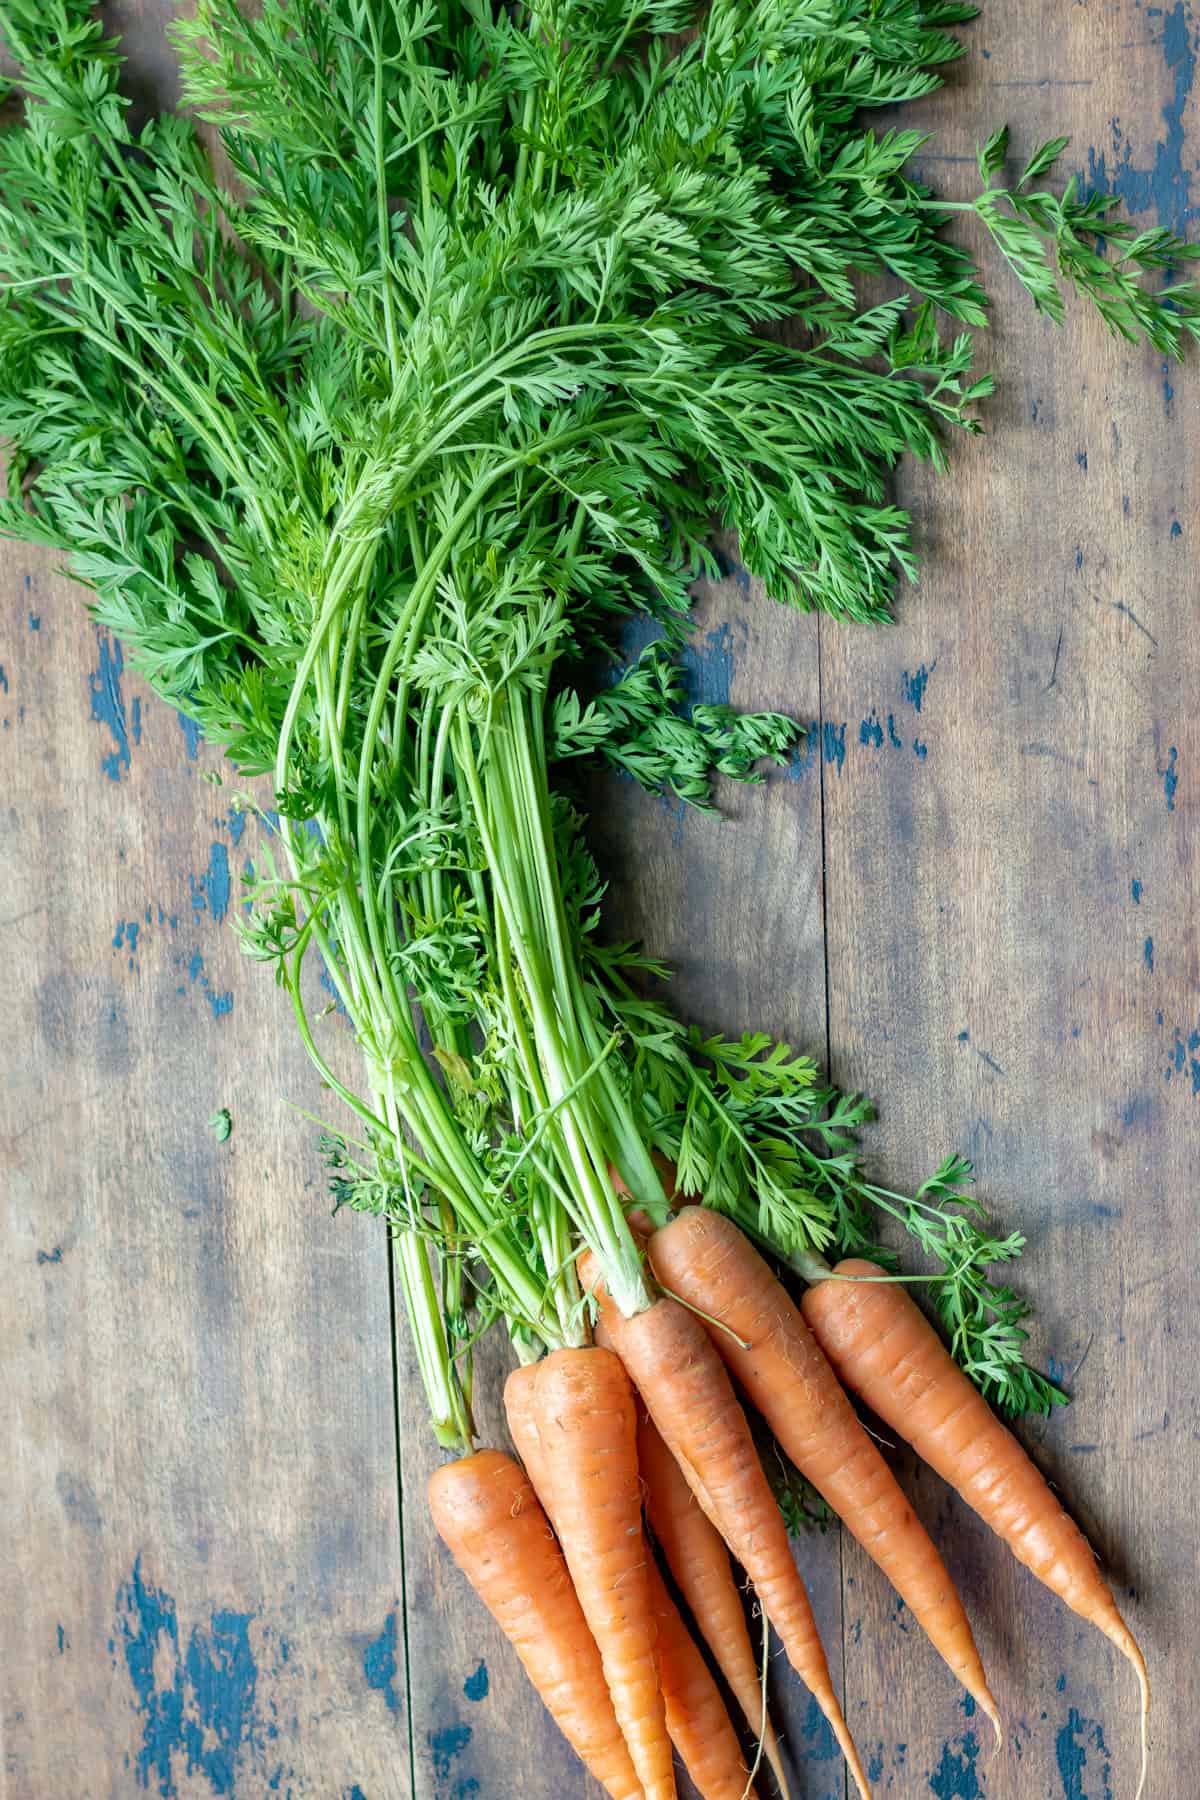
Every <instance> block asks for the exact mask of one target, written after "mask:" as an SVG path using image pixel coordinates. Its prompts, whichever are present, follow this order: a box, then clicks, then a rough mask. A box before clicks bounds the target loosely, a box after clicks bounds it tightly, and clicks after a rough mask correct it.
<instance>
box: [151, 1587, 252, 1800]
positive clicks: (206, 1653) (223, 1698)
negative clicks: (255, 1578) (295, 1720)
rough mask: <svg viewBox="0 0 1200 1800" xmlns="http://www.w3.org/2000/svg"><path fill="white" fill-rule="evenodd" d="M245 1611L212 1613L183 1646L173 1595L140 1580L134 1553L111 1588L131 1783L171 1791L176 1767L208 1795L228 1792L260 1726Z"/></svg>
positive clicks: (164, 1791)
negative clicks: (132, 1743)
mask: <svg viewBox="0 0 1200 1800" xmlns="http://www.w3.org/2000/svg"><path fill="white" fill-rule="evenodd" d="M253 1616H254V1615H253V1614H252V1613H239V1612H233V1611H230V1610H220V1611H216V1612H214V1613H213V1614H212V1616H211V1619H210V1622H209V1624H208V1625H207V1626H205V1627H203V1628H202V1627H200V1626H194V1627H193V1628H192V1631H191V1633H190V1634H189V1636H188V1639H187V1641H186V1644H185V1643H184V1642H183V1640H182V1639H181V1637H180V1630H179V1621H178V1618H177V1615H176V1607H175V1601H174V1599H173V1598H172V1596H171V1595H170V1594H167V1593H164V1592H163V1591H161V1590H160V1589H158V1588H156V1587H155V1586H154V1585H153V1584H152V1583H151V1582H148V1581H147V1580H146V1579H145V1577H144V1576H143V1574H142V1559H141V1557H140V1556H139V1557H138V1559H137V1561H136V1562H135V1563H134V1565H133V1573H132V1575H131V1577H130V1579H129V1581H128V1582H124V1583H122V1585H121V1587H120V1588H119V1589H118V1590H117V1630H118V1634H119V1636H120V1639H121V1647H122V1650H123V1653H124V1658H125V1666H126V1669H127V1670H128V1673H129V1679H130V1681H131V1682H132V1684H133V1691H134V1704H135V1707H136V1709H137V1711H138V1712H139V1713H140V1714H141V1720H142V1740H141V1747H140V1749H139V1750H138V1752H137V1755H136V1757H135V1759H134V1764H133V1767H134V1773H135V1776H136V1778H137V1782H138V1785H139V1787H143V1788H147V1789H148V1788H150V1787H151V1786H152V1785H153V1786H155V1787H156V1788H157V1791H158V1793H159V1794H161V1795H164V1796H169V1795H173V1794H175V1793H176V1792H177V1789H176V1786H175V1778H176V1772H177V1765H179V1766H180V1767H181V1768H182V1769H184V1770H186V1772H187V1774H188V1775H194V1774H196V1773H199V1774H201V1775H202V1776H203V1777H204V1778H205V1780H206V1781H207V1782H208V1785H209V1787H210V1788H211V1789H212V1791H213V1793H214V1794H232V1793H233V1792H234V1787H235V1782H236V1778H237V1770H238V1764H239V1761H240V1760H241V1757H242V1755H243V1752H244V1751H245V1750H246V1749H247V1748H249V1747H250V1746H252V1745H254V1744H255V1743H256V1742H257V1740H258V1737H259V1733H260V1730H261V1725H262V1721H261V1719H260V1718H259V1715H258V1712H257V1692H258V1664H257V1661H256V1659H255V1655H254V1651H253V1648H252V1646H251V1643H250V1624H251V1620H252V1618H253Z"/></svg>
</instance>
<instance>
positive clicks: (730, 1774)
mask: <svg viewBox="0 0 1200 1800" xmlns="http://www.w3.org/2000/svg"><path fill="white" fill-rule="evenodd" d="M650 1596H651V1603H652V1605H653V1608H654V1617H655V1620H656V1621H657V1624H658V1662H659V1669H660V1671H661V1678H662V1692H663V1705H664V1707H665V1708H666V1714H667V1730H668V1731H669V1733H670V1734H671V1742H672V1743H673V1744H674V1746H675V1748H676V1749H677V1750H678V1752H679V1754H680V1757H681V1758H682V1760H683V1766H684V1768H685V1769H686V1770H687V1772H688V1774H689V1775H690V1776H691V1778H692V1781H693V1783H694V1784H695V1786H696V1789H697V1790H698V1792H699V1793H700V1794H701V1795H702V1796H703V1800H754V1789H753V1788H752V1787H751V1786H750V1785H749V1780H750V1777H749V1772H748V1770H747V1768H746V1765H745V1763H744V1762H743V1761H742V1747H741V1745H740V1744H739V1743H738V1740H737V1733H736V1732H735V1731H734V1729H733V1726H732V1725H731V1724H730V1722H729V1714H728V1713H727V1712H726V1710H725V1702H724V1701H723V1700H722V1698H721V1693H720V1689H719V1688H718V1687H717V1684H716V1682H715V1681H714V1680H713V1678H712V1676H711V1675H710V1674H709V1672H708V1664H707V1663H706V1662H705V1660H704V1658H703V1657H702V1656H701V1654H700V1652H699V1650H697V1648H696V1646H695V1644H694V1643H693V1642H692V1637H691V1633H690V1632H689V1631H688V1628H687V1626H686V1625H685V1624H684V1622H683V1620H682V1619H681V1618H680V1616H679V1609H678V1607H677V1606H676V1605H675V1602H674V1601H673V1600H672V1598H671V1596H670V1594H669V1593H668V1592H667V1586H666V1583H665V1582H664V1580H663V1578H662V1576H661V1575H660V1574H659V1572H658V1570H657V1568H655V1566H654V1565H653V1564H651V1566H650Z"/></svg>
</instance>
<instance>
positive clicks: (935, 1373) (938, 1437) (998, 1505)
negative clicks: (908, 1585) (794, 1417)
mask: <svg viewBox="0 0 1200 1800" xmlns="http://www.w3.org/2000/svg"><path fill="white" fill-rule="evenodd" d="M883 1273H884V1271H883V1270H882V1269H880V1268H878V1267H877V1265H876V1264H875V1263H869V1262H862V1261H860V1260H858V1259H851V1260H850V1261H848V1262H841V1263H839V1264H838V1266H837V1268H836V1269H835V1270H834V1274H835V1275H840V1276H849V1277H851V1278H852V1279H850V1280H843V1281H822V1282H819V1283H818V1284H817V1285H816V1286H815V1287H813V1288H810V1289H809V1291H808V1293H807V1294H805V1296H804V1300H803V1311H804V1317H805V1318H806V1319H807V1320H808V1323H809V1324H810V1325H811V1327H812V1329H813V1331H814V1332H815V1334H816V1337H817V1340H818V1342H819V1343H820V1345H821V1347H822V1349H823V1350H824V1351H825V1354H826V1355H827V1356H828V1357H829V1360H830V1361H831V1362H832V1364H833V1366H834V1368H835V1369H836V1370H837V1372H838V1374H839V1375H840V1376H841V1377H842V1380H843V1381H844V1382H845V1383H846V1384H847V1386H848V1387H851V1388H853V1389H854V1391H855V1393H857V1394H861V1395H862V1397H863V1399H864V1400H865V1401H866V1403H867V1405H868V1406H869V1407H871V1409H872V1410H873V1411H874V1412H876V1413H878V1414H879V1417H880V1418H881V1419H883V1420H885V1421H886V1422H887V1424H888V1425H890V1426H891V1428H892V1430H893V1431H897V1432H899V1433H900V1435H901V1436H902V1437H905V1438H907V1439H908V1442H909V1443H910V1444H911V1445H912V1447H913V1449H914V1450H915V1451H916V1452H917V1454H918V1456H920V1457H922V1458H923V1459H924V1461H925V1462H927V1463H928V1464H929V1465H930V1467H931V1468H933V1469H936V1470H937V1472H938V1474H939V1475H940V1476H941V1477H942V1479H943V1480H944V1481H948V1482H949V1483H950V1485H951V1487H954V1488H957V1490H958V1492H959V1493H960V1494H961V1495H962V1497H963V1499H964V1500H965V1501H966V1502H967V1505H968V1506H971V1507H973V1508H974V1509H975V1511H976V1512H977V1513H978V1514H979V1516H980V1518H981V1519H983V1520H984V1521H985V1522H986V1523H987V1524H988V1525H990V1526H991V1528H992V1530H993V1531H994V1532H996V1533H997V1535H998V1536H999V1537H1002V1538H1003V1539H1004V1541H1005V1543H1006V1544H1007V1545H1008V1546H1009V1548H1010V1550H1012V1552H1013V1554H1014V1555H1015V1556H1016V1557H1018V1558H1019V1560H1020V1561H1021V1562H1023V1563H1024V1564H1025V1566H1026V1568H1029V1569H1032V1570H1033V1573H1034V1574H1035V1575H1036V1576H1037V1578H1038V1580H1039V1581H1042V1582H1044V1583H1045V1585H1046V1586H1047V1587H1048V1588H1049V1589H1050V1590H1051V1592H1052V1593H1055V1594H1057V1595H1058V1597H1059V1599H1060V1600H1065V1601H1066V1603H1067V1605H1068V1606H1069V1607H1070V1608H1071V1609H1072V1611H1073V1612H1076V1613H1078V1614H1079V1616H1080V1618H1082V1619H1087V1620H1088V1621H1089V1622H1090V1623H1091V1624H1093V1625H1096V1626H1098V1627H1099V1629H1100V1630H1101V1631H1102V1632H1103V1633H1104V1635H1105V1637H1107V1638H1108V1639H1109V1640H1110V1641H1111V1642H1112V1643H1113V1644H1115V1645H1116V1647H1117V1649H1118V1650H1119V1651H1120V1652H1121V1655H1122V1656H1124V1657H1126V1658H1127V1659H1128V1660H1129V1662H1131V1663H1132V1665H1133V1668H1134V1672H1135V1674H1136V1675H1137V1679H1138V1687H1139V1690H1140V1692H1141V1701H1142V1708H1141V1711H1142V1771H1141V1779H1140V1781H1139V1782H1138V1789H1137V1791H1138V1794H1139V1795H1140V1794H1141V1791H1142V1788H1143V1787H1144V1785H1145V1781H1146V1732H1147V1725H1148V1720H1149V1712H1150V1681H1149V1677H1148V1675H1147V1673H1146V1662H1145V1658H1144V1657H1143V1655H1142V1653H1141V1650H1140V1649H1139V1648H1138V1645H1137V1643H1136V1641H1135V1639H1134V1637H1133V1634H1132V1633H1131V1632H1130V1630H1129V1628H1128V1626H1127V1625H1126V1624H1125V1621H1124V1620H1123V1619H1122V1617H1121V1615H1120V1613H1119V1612H1118V1611H1117V1604H1116V1601H1115V1600H1114V1599H1113V1597H1112V1594H1111V1592H1110V1591H1109V1587H1108V1584H1107V1582H1106V1581H1105V1580H1104V1577H1103V1576H1102V1575H1101V1573H1100V1570H1099V1568H1098V1567H1097V1565H1096V1558H1095V1556H1094V1555H1093V1553H1092V1550H1091V1547H1090V1545H1089V1544H1088V1541H1087V1539H1086V1538H1085V1537H1084V1535H1083V1533H1082V1532H1081V1531H1080V1529H1079V1527H1078V1526H1077V1525H1076V1524H1075V1521H1074V1520H1073V1519H1072V1518H1070V1517H1069V1516H1068V1514H1067V1513H1066V1512H1064V1510H1063V1508H1062V1507H1061V1506H1060V1505H1059V1503H1058V1501H1057V1500H1056V1499H1055V1497H1054V1495H1053V1493H1052V1492H1051V1490H1050V1488H1049V1486H1048V1485H1047V1483H1046V1481H1045V1479H1044V1478H1043V1476H1042V1475H1041V1474H1040V1473H1039V1471H1038V1470H1037V1469H1036V1468H1035V1467H1034V1465H1033V1463H1032V1462H1031V1461H1030V1459H1029V1457H1028V1456H1027V1455H1026V1454H1025V1452H1024V1450H1022V1448H1021V1446H1020V1444H1018V1442H1017V1440H1016V1438H1015V1437H1014V1436H1013V1435H1012V1433H1011V1432H1010V1431H1009V1430H1008V1429H1007V1427H1006V1426H1004V1425H1002V1424H1001V1422H1000V1420H999V1419H998V1418H997V1417H996V1416H995V1414H994V1413H993V1412H992V1410H991V1408H990V1407H989V1406H988V1404H987V1401H986V1400H985V1399H984V1398H983V1396H982V1394H981V1393H980V1392H979V1391H978V1389H977V1388H976V1387H974V1386H973V1384H972V1383H971V1382H970V1381H969V1380H968V1378H967V1376H966V1375H964V1374H963V1372H962V1370H961V1369H960V1368H959V1367H958V1366H957V1365H956V1364H955V1362H954V1361H953V1359H952V1358H951V1356H950V1353H949V1351H948V1350H947V1349H946V1346H945V1345H944V1344H943V1343H942V1340H941V1338H940V1337H939V1336H938V1334H937V1332H936V1331H935V1330H934V1328H933V1326H932V1325H931V1324H930V1323H929V1321H928V1319H926V1317H925V1315H924V1313H922V1311H921V1310H920V1308H919V1307H918V1306H917V1304H916V1303H915V1301H914V1300H913V1299H912V1298H911V1296H910V1295H909V1294H907V1293H906V1292H905V1290H904V1288H903V1287H902V1286H901V1285H900V1284H899V1283H898V1282H892V1281H882V1280H880V1279H879V1277H880V1276H882V1275H883Z"/></svg>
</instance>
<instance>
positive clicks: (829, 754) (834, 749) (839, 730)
mask: <svg viewBox="0 0 1200 1800" xmlns="http://www.w3.org/2000/svg"><path fill="white" fill-rule="evenodd" d="M821 754H822V756H823V758H824V760H825V761H826V762H827V763H834V764H835V765H836V767H837V772H838V774H839V775H840V774H841V772H842V765H843V764H844V762H845V760H846V727H845V726H844V725H834V724H832V723H831V722H830V720H828V719H826V721H825V723H824V725H823V726H822V728H821Z"/></svg>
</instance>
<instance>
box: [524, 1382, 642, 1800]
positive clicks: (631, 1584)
mask: <svg viewBox="0 0 1200 1800" xmlns="http://www.w3.org/2000/svg"><path fill="white" fill-rule="evenodd" d="M534 1401H535V1407H536V1416H537V1430H538V1442H539V1446H540V1454H541V1461H542V1468H543V1470H544V1476H543V1479H544V1481H545V1483H546V1485H547V1489H548V1499H549V1501H550V1507H551V1511H552V1513H553V1515H554V1522H555V1526H556V1528H557V1530H558V1535H559V1540H560V1542H561V1544H562V1548H563V1554H564V1556H565V1557H566V1559H567V1567H568V1568H569V1570H570V1571H571V1579H572V1581H573V1582H574V1584H575V1592H576V1594H577V1595H578V1596H579V1604H580V1606H582V1608H583V1614H584V1617H585V1618H586V1620H587V1622H588V1625H589V1627H590V1629H591V1633H592V1636H593V1638H595V1640H596V1645H597V1647H598V1649H599V1651H600V1659H601V1662H602V1663H603V1666H604V1677H605V1680H606V1681H607V1682H608V1690H609V1693H610V1694H611V1695H612V1703H613V1710H614V1711H615V1713H616V1715H617V1722H618V1724H619V1725H620V1727H621V1730H622V1732H623V1734H624V1737H625V1742H626V1743H627V1744H628V1746H629V1754H630V1756H631V1757H632V1759H633V1766H634V1768H635V1769H636V1771H637V1775H638V1779H639V1781H640V1782H641V1784H642V1787H643V1788H644V1790H645V1795H646V1800H675V1771H674V1766H673V1764H672V1761H671V1740H670V1738H669V1737H668V1736H667V1726H666V1715H665V1711H664V1708H663V1698H662V1692H661V1689H660V1686H659V1673H658V1661H657V1654H656V1642H657V1636H658V1628H657V1624H656V1622H655V1618H654V1611H653V1607H652V1605H651V1594H650V1566H651V1558H650V1554H649V1550H648V1548H647V1544H646V1539H645V1534H644V1532H643V1530H642V1497H641V1487H640V1484H639V1481H638V1469H637V1414H636V1411H635V1408H634V1402H633V1393H632V1391H631V1389H630V1386H629V1378H628V1376H627V1375H626V1374H625V1371H624V1369H623V1368H622V1367H621V1363H620V1361H619V1360H618V1358H617V1357H615V1356H614V1355H613V1353H612V1351H611V1350H596V1349H590V1350H574V1349H572V1350H555V1351H554V1352H553V1353H552V1354H551V1355H550V1356H548V1357H547V1358H546V1359H545V1361H544V1362H541V1363H539V1364H538V1365H537V1377H536V1385H535V1388H534Z"/></svg>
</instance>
